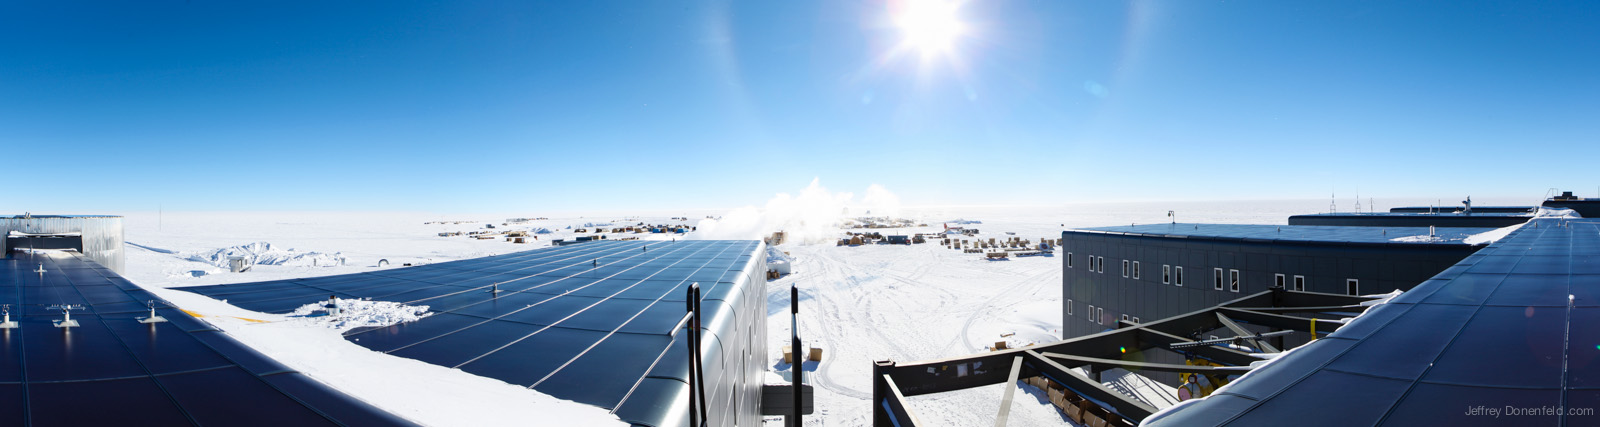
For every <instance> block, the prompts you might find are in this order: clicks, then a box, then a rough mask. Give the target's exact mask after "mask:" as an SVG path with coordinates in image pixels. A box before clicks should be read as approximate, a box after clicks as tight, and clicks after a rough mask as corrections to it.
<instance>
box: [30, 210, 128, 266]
mask: <svg viewBox="0 0 1600 427" xmlns="http://www.w3.org/2000/svg"><path fill="white" fill-rule="evenodd" d="M12 231H20V232H23V233H30V234H47V233H81V234H82V236H83V254H84V255H85V256H87V257H88V258H89V259H91V260H93V261H94V262H98V263H100V265H102V266H105V267H106V268H109V269H111V271H115V272H117V273H118V274H121V273H122V272H123V271H122V267H123V251H122V238H123V235H122V217H120V216H37V217H33V218H27V219H23V218H9V217H8V218H0V249H3V250H4V255H3V256H4V257H11V256H12V254H11V249H12V248H9V247H4V246H5V244H4V243H3V242H4V241H5V240H6V239H5V238H4V236H6V235H8V234H10V233H11V232H12Z"/></svg>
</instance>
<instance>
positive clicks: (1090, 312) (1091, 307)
mask: <svg viewBox="0 0 1600 427" xmlns="http://www.w3.org/2000/svg"><path fill="white" fill-rule="evenodd" d="M1083 315H1084V316H1088V317H1089V321H1090V322H1094V321H1095V320H1094V306H1092V305H1091V306H1089V311H1088V312H1087V313H1083Z"/></svg>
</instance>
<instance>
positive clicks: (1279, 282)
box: [1272, 273, 1288, 289]
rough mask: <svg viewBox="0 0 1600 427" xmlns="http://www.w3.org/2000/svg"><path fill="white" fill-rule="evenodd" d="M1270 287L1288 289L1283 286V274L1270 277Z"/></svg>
mask: <svg viewBox="0 0 1600 427" xmlns="http://www.w3.org/2000/svg"><path fill="white" fill-rule="evenodd" d="M1272 286H1274V287H1279V288H1284V289H1288V288H1287V287H1284V286H1283V274H1281V273H1280V274H1274V275H1272Z"/></svg>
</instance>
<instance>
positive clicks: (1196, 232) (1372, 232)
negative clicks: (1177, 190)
mask: <svg viewBox="0 0 1600 427" xmlns="http://www.w3.org/2000/svg"><path fill="white" fill-rule="evenodd" d="M1490 230H1494V229H1493V228H1449V229H1442V230H1437V231H1436V232H1435V234H1436V235H1438V236H1439V237H1440V238H1439V239H1438V240H1431V241H1424V240H1423V239H1406V240H1395V239H1400V238H1404V237H1412V236H1427V235H1428V228H1427V227H1387V228H1383V227H1340V226H1317V225H1256V224H1189V223H1177V224H1140V225H1119V226H1112V227H1095V228H1079V229H1071V230H1067V231H1066V232H1067V233H1102V234H1124V235H1134V236H1150V237H1173V238H1186V239H1216V240H1256V241H1293V242H1338V243H1356V244H1362V243H1370V244H1427V245H1464V244H1465V243H1462V239H1465V238H1466V237H1467V236H1471V235H1473V234H1478V233H1483V232H1487V231H1490Z"/></svg>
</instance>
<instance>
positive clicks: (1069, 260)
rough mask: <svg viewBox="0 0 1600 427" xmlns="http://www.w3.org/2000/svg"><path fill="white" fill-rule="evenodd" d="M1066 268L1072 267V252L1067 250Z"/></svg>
mask: <svg viewBox="0 0 1600 427" xmlns="http://www.w3.org/2000/svg"><path fill="white" fill-rule="evenodd" d="M1067 268H1072V252H1067Z"/></svg>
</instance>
